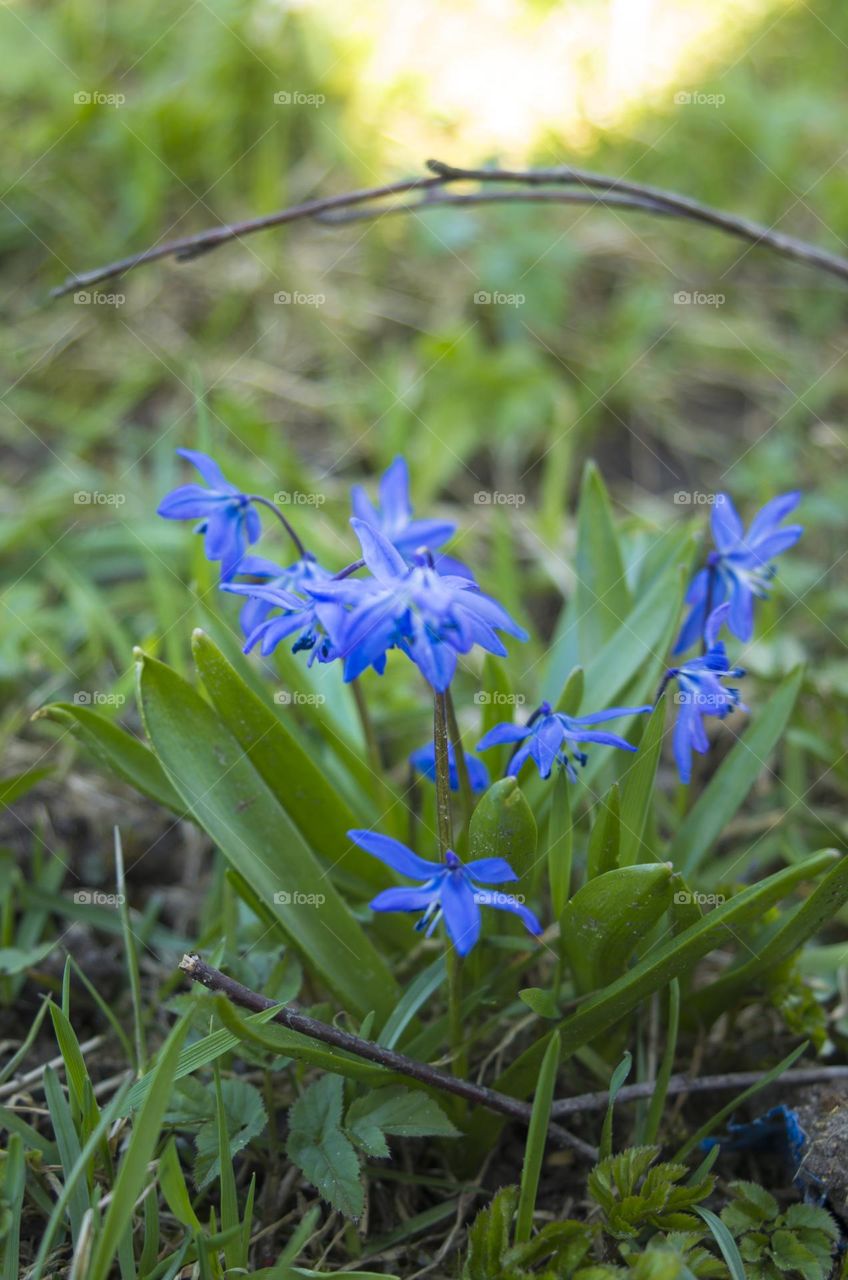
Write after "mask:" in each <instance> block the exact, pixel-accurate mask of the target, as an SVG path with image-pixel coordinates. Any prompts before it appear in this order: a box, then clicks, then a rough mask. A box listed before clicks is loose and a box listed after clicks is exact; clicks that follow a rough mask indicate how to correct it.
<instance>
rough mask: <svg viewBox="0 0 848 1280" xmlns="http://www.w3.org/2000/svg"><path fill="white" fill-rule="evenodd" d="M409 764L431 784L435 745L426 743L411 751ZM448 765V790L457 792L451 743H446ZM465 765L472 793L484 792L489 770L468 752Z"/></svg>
mask: <svg viewBox="0 0 848 1280" xmlns="http://www.w3.org/2000/svg"><path fill="white" fill-rule="evenodd" d="M409 763H410V764H411V765H412V767H413V769H417V770H418V772H419V773H423V774H424V777H425V778H429V779H430V781H431V782H435V781H436V744H435V742H428V743H426V745H425V746H423V747H419V748H418V750H417V751H413V752H412V754H411V756H410V757H409ZM448 763H449V765H450V789H451V791H459V773H458V771H457V767H456V755H455V753H454V749H453V743H448ZM465 763H466V765H467V766H468V781H469V782H470V783H471V790H472V791H475V792H476V791H485V790H486V788H487V787H488V785H489V770H488V769H487V768H486V766H485V765H484V763H483V761H482V760H478V759H477V757H476V756H473V755H471V753H470V752H468V751H466V753H465Z"/></svg>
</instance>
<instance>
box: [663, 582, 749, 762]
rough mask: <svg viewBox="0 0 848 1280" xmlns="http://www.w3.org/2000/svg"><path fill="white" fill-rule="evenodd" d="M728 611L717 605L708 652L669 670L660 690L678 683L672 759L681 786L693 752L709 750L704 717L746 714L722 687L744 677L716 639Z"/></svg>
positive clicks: (735, 696)
mask: <svg viewBox="0 0 848 1280" xmlns="http://www.w3.org/2000/svg"><path fill="white" fill-rule="evenodd" d="M730 608H731V606H730V604H728V603H725V604H722V605H719V607H718V608H717V609H713V611H712V613H711V614H710V616H709V618H708V619H707V625H706V627H705V639H706V642H707V652H706V653H705V654H704V655H703V656H702V657H700V658H690V659H689V661H688V662H685V663H684V664H683V666H681V667H672V668H671V669H670V670H668V671H667V672H666V674H665V680H664V681H663V688H665V685H666V684H667V683H668V682H669V680H676V681H677V688H678V692H677V697H676V701H677V702H678V703H679V705H680V710H679V711H678V713H677V723H676V724H675V726H674V758H675V760H676V762H677V771H678V773H679V774H680V781H681V782H688V781H689V780H690V778H691V776H692V752H693V750H694V751H697V752H699V753H700V754H702V755H703V753H704V752H705V751H708V750H709V746H710V743H709V739H708V738H707V733H706V730H705V728H704V717H705V716H718V718H719V719H720V720H723V719H724V717H725V716H726V715H729V713H730V712H731V711H732V710H733V709H734V707H739V708H740V710H742V711H747V707H746V706H745V705H744V704H743V703H742V702H740V701H739V690H738V689H735V688H733V687H732V686H729V685H728V686H725V685H723V684H722V683H721V682H722V680H723V679H724V677H725V676H731V677H738V676H744V674H745V672H744V671H743V669H742V668H741V667H731V666H730V664H729V662H728V660H727V653H726V651H725V648H724V643H723V641H721V640H718V639H717V636H718V633H719V631H720V630H721V628H722V626H723V625H724V623H725V620H726V618H727V614H728V612H729V610H730Z"/></svg>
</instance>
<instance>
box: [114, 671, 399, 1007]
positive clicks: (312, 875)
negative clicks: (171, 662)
mask: <svg viewBox="0 0 848 1280" xmlns="http://www.w3.org/2000/svg"><path fill="white" fill-rule="evenodd" d="M138 657H139V661H138V682H139V698H140V703H141V708H142V714H143V717H144V721H145V726H146V728H147V733H148V736H149V737H150V740H151V743H152V744H153V747H154V750H155V751H156V754H157V756H158V758H159V760H160V761H161V763H162V765H163V767H164V768H165V770H166V771H167V773H168V776H169V778H170V779H171V781H172V782H173V785H174V786H175V788H176V789H177V790H178V791H179V792H180V794H181V795H183V796H184V798H185V802H186V804H187V806H188V807H189V809H190V811H191V812H192V814H193V816H194V818H195V820H196V821H197V822H198V823H199V824H200V825H201V826H202V827H203V828H204V829H205V830H206V831H207V832H208V833H209V835H210V836H211V837H212V839H213V840H214V841H215V842H216V844H218V845H219V847H220V849H221V851H222V852H223V853H224V855H225V856H226V857H227V859H228V860H229V861H230V862H231V863H232V865H233V867H235V869H236V870H237V871H238V872H239V873H240V874H242V875H243V876H244V877H245V879H246V880H247V881H248V883H249V884H250V885H251V886H252V887H253V889H254V890H255V891H256V892H257V894H259V895H260V896H261V897H262V898H263V899H264V901H265V902H266V904H267V906H268V908H269V910H271V911H273V913H274V915H275V916H276V917H277V919H278V920H279V921H280V924H281V926H282V929H283V931H284V933H285V934H286V936H287V937H288V938H289V939H290V941H291V942H292V944H293V945H294V946H295V947H296V948H297V949H298V951H299V952H300V953H301V955H302V956H303V958H304V960H305V961H306V963H307V964H308V965H309V967H310V968H311V970H312V971H313V972H315V973H318V974H320V976H321V977H322V978H323V979H324V981H325V982H326V983H327V984H328V986H329V987H330V988H331V989H332V990H333V991H334V992H335V993H336V994H337V995H338V997H339V998H340V999H341V1000H342V1002H343V1003H344V1004H345V1006H346V1007H347V1008H348V1009H351V1010H352V1011H354V1012H355V1013H357V1014H358V1015H359V1016H360V1017H361V1016H362V1015H364V1014H365V1013H367V1012H368V1011H369V1010H370V1009H376V1010H377V1012H378V1015H379V1016H381V1017H386V1016H387V1015H388V1013H389V1012H390V1011H391V1009H392V1007H393V1005H394V1003H395V1001H396V1000H397V995H398V992H397V988H396V986H395V982H394V979H393V977H392V975H391V973H390V971H389V969H388V967H387V965H386V963H385V961H384V960H383V959H382V957H381V956H380V954H379V953H378V951H377V950H376V948H375V947H374V944H373V943H372V942H371V940H370V938H369V937H368V935H367V934H366V933H365V931H364V929H362V927H361V926H360V925H359V924H358V923H357V922H356V920H355V919H354V917H353V915H352V913H351V911H350V909H349V908H348V906H347V904H346V903H345V902H344V901H343V899H342V898H341V897H340V896H339V894H338V892H337V890H336V889H335V887H334V885H333V884H332V882H331V880H330V878H329V876H328V875H327V873H326V872H325V871H324V870H323V869H322V868H321V866H320V864H319V863H318V861H317V860H316V858H315V856H314V854H313V853H312V851H311V850H310V848H309V847H308V845H307V844H306V843H305V841H304V839H303V837H302V835H301V833H300V832H299V831H298V829H297V828H296V827H295V826H294V824H293V823H292V822H291V820H290V818H289V817H288V815H287V814H286V813H285V811H284V810H283V809H281V808H280V806H279V804H278V803H277V800H276V798H275V797H274V796H273V794H272V793H271V791H270V790H269V789H268V787H267V785H266V783H265V782H264V780H263V779H262V777H261V776H260V775H259V774H258V772H257V771H256V769H255V767H254V766H253V764H252V762H251V761H250V759H249V758H248V757H247V756H246V755H245V753H244V751H243V750H242V748H241V746H240V745H239V744H238V743H237V742H236V741H235V739H234V738H233V737H232V736H231V734H230V733H229V731H228V730H227V729H226V728H225V726H224V725H223V724H222V723H221V721H220V720H219V719H218V718H217V716H216V715H215V713H214V712H213V711H212V709H211V708H210V707H209V706H208V704H207V703H205V702H204V701H203V699H202V698H201V697H200V696H199V695H198V694H197V693H196V692H195V690H194V689H192V688H191V686H190V685H188V684H187V683H186V682H185V681H184V680H182V679H181V678H180V677H179V676H178V675H177V674H176V673H175V672H173V671H171V670H170V669H169V668H168V667H165V666H164V665H163V664H162V663H160V662H156V661H154V660H153V659H152V658H148V657H146V656H145V655H143V654H139V655H138ZM342 853H343V850H341V849H340V850H339V854H340V856H341V854H342ZM281 895H282V896H281ZM322 899H323V900H322Z"/></svg>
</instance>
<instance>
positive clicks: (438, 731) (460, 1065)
mask: <svg viewBox="0 0 848 1280" xmlns="http://www.w3.org/2000/svg"><path fill="white" fill-rule="evenodd" d="M433 742H434V744H435V749H436V830H437V833H438V838H439V854H440V856H441V858H442V861H444V860H445V856H446V854H447V851H448V849H450V848H451V847H452V845H453V831H452V824H451V802H450V758H449V756H448V709H447V698H446V696H445V694H443V693H436V694H434V695H433ZM445 959H446V963H447V974H448V1024H449V1030H450V1045H451V1050H452V1055H453V1069H454V1072H455V1074H456V1075H458V1076H459V1077H460V1078H461V1079H464V1078H465V1076H466V1074H467V1070H468V1064H467V1062H466V1055H465V1037H464V1035H463V1025H462V957H461V956H460V955H459V953H458V952H457V950H456V948H455V947H454V945H453V943H451V942H449V943H448V949H447V953H446V956H445Z"/></svg>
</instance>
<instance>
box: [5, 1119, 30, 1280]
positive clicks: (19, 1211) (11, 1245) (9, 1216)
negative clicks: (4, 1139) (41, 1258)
mask: <svg viewBox="0 0 848 1280" xmlns="http://www.w3.org/2000/svg"><path fill="white" fill-rule="evenodd" d="M2 1169H3V1183H2V1196H0V1213H2V1217H1V1218H0V1223H2V1227H3V1234H2V1236H0V1239H2V1241H3V1251H2V1254H3V1256H2V1267H3V1271H2V1277H3V1280H18V1276H19V1275H22V1274H23V1271H22V1268H21V1265H20V1262H21V1259H20V1247H21V1219H22V1217H23V1207H24V1193H25V1191H26V1153H25V1151H24V1144H23V1141H22V1139H21V1137H20V1135H19V1134H17V1133H13V1134H11V1135H10V1137H9V1139H8V1144H7V1147H6V1158H5V1160H4V1161H3V1166H2Z"/></svg>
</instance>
